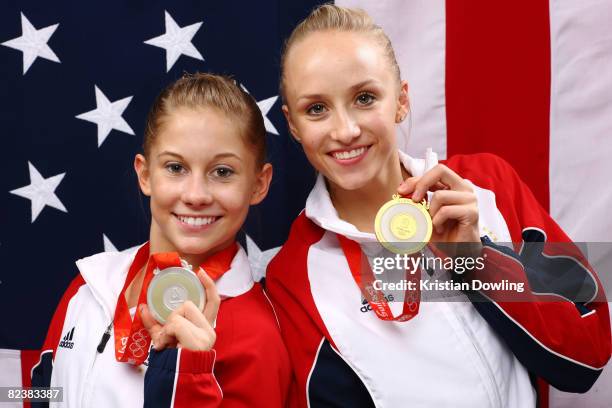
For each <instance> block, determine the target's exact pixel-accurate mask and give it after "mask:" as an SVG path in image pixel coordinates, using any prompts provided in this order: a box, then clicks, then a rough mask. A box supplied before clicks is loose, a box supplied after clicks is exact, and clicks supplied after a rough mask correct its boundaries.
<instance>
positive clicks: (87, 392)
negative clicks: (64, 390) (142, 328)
mask: <svg viewBox="0 0 612 408" xmlns="http://www.w3.org/2000/svg"><path fill="white" fill-rule="evenodd" d="M112 328H113V322H112V321H111V322H110V324H109V325H108V326H107V327H106V330H104V333H103V334H102V338H101V339H100V343H99V344H98V346H97V348H96V353H95V354H94V358H93V361H92V362H91V364H90V365H89V369H88V370H87V373H86V375H85V378H86V380H85V386H84V387H83V397H82V398H81V405H80V406H81V407H87V406H89V405H88V404H87V403H88V400H89V399H90V397H91V393H92V392H93V385H94V384H93V383H92V381H91V379H92V377H93V370H94V366H95V365H96V360H97V359H98V356H99V355H100V354H102V353H103V352H104V348H105V347H106V343H107V342H108V340H109V339H110V335H111V330H112Z"/></svg>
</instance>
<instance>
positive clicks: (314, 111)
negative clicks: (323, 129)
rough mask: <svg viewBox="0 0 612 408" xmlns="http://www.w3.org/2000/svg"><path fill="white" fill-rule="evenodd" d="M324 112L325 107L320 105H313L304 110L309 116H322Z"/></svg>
mask: <svg viewBox="0 0 612 408" xmlns="http://www.w3.org/2000/svg"><path fill="white" fill-rule="evenodd" d="M324 112H325V106H324V105H323V104H322V103H315V104H314V105H310V106H309V107H308V109H307V110H306V113H308V114H309V115H315V116H316V115H322V114H323V113H324Z"/></svg>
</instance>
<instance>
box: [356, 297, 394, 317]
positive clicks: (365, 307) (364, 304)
mask: <svg viewBox="0 0 612 408" xmlns="http://www.w3.org/2000/svg"><path fill="white" fill-rule="evenodd" d="M385 299H386V300H387V302H393V301H394V300H395V298H394V297H393V295H387V296H385ZM361 304H362V306H361V309H359V310H361V313H367V312H371V311H372V306H370V304H369V303H368V301H367V300H366V299H363V298H362V299H361Z"/></svg>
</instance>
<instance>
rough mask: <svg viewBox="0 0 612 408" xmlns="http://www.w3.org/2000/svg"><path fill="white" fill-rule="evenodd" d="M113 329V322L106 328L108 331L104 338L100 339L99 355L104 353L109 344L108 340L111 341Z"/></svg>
mask: <svg viewBox="0 0 612 408" xmlns="http://www.w3.org/2000/svg"><path fill="white" fill-rule="evenodd" d="M112 327H113V322H111V323H110V324H109V325H108V327H107V328H106V331H105V332H104V334H103V335H102V338H101V339H100V344H98V349H97V350H98V353H100V354H102V352H104V348H105V347H106V343H108V339H110V335H111V329H112Z"/></svg>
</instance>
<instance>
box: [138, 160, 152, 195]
mask: <svg viewBox="0 0 612 408" xmlns="http://www.w3.org/2000/svg"><path fill="white" fill-rule="evenodd" d="M134 170H136V175H137V176H138V184H139V185H140V190H142V193H143V194H144V195H146V196H149V197H150V196H151V183H150V180H149V179H150V175H149V165H148V163H147V159H146V158H145V157H144V156H143V155H142V154H137V155H136V157H134Z"/></svg>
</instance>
